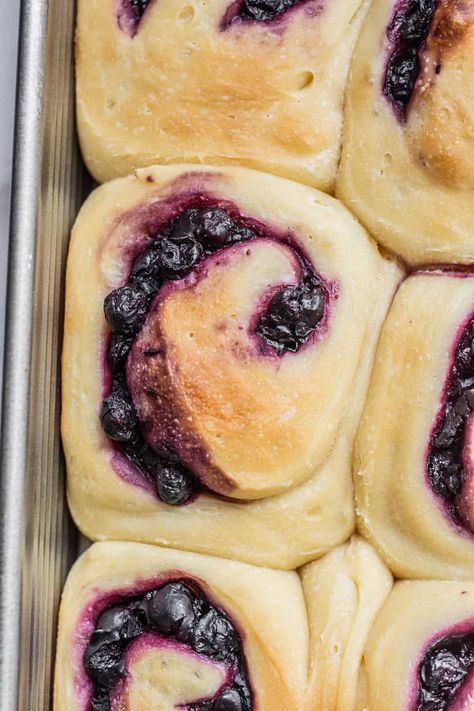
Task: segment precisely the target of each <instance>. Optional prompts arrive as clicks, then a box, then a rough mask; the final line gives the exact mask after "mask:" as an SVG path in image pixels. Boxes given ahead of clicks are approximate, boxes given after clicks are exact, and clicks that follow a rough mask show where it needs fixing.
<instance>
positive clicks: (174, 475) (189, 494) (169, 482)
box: [156, 462, 197, 506]
mask: <svg viewBox="0 0 474 711" xmlns="http://www.w3.org/2000/svg"><path fill="white" fill-rule="evenodd" d="M156 488H157V491H158V496H159V498H160V499H161V501H163V502H164V503H165V504H170V505H171V506H181V505H183V504H186V503H187V502H188V501H190V500H191V499H192V498H193V496H194V495H195V494H196V491H197V481H196V479H195V477H194V476H193V474H191V472H190V471H188V470H187V469H185V467H183V466H182V465H181V464H178V463H175V462H170V463H168V464H162V465H161V466H159V468H158V470H157V472H156Z"/></svg>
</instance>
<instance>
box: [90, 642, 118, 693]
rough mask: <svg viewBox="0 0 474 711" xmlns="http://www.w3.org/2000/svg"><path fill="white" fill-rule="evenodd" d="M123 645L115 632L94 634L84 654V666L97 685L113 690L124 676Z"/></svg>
mask: <svg viewBox="0 0 474 711" xmlns="http://www.w3.org/2000/svg"><path fill="white" fill-rule="evenodd" d="M122 652H123V645H122V643H121V642H120V641H119V639H118V635H117V633H115V632H94V634H93V635H92V637H91V639H90V642H89V644H88V646H87V649H86V651H85V653H84V666H85V668H86V670H87V673H88V674H89V676H90V677H91V679H93V680H94V681H95V682H96V683H98V684H99V685H100V686H101V687H103V688H105V689H111V688H112V687H113V686H114V685H115V684H116V683H117V681H118V680H119V678H120V676H121V675H122V674H123V671H124V665H123V658H122V657H123V653H122Z"/></svg>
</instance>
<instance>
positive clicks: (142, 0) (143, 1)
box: [129, 0, 150, 20]
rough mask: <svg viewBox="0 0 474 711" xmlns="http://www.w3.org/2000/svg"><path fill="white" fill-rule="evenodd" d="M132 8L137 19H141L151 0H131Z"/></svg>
mask: <svg viewBox="0 0 474 711" xmlns="http://www.w3.org/2000/svg"><path fill="white" fill-rule="evenodd" d="M129 2H130V5H131V6H132V10H133V12H134V14H135V17H136V18H137V20H141V18H142V15H143V13H144V12H145V10H146V9H147V7H148V5H149V3H150V0H129Z"/></svg>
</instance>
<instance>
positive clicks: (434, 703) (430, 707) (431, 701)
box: [416, 633, 474, 711]
mask: <svg viewBox="0 0 474 711" xmlns="http://www.w3.org/2000/svg"><path fill="white" fill-rule="evenodd" d="M473 667H474V633H468V634H457V635H447V636H446V637H443V638H442V639H441V640H440V641H439V642H436V644H434V645H432V646H431V647H430V648H429V649H428V651H427V652H426V654H425V656H424V657H423V660H422V662H421V664H420V668H419V672H418V679H419V684H420V691H419V694H418V700H417V706H416V711H446V710H447V709H448V708H449V704H450V702H451V701H453V699H454V696H455V695H456V693H457V692H458V691H459V689H460V687H461V685H462V683H463V682H464V681H465V679H466V677H467V675H468V674H469V672H470V671H471V670H472V668H473Z"/></svg>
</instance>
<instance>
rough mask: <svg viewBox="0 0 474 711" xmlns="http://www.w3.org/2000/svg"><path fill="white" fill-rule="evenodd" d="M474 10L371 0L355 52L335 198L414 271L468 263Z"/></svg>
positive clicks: (426, 0)
mask: <svg viewBox="0 0 474 711" xmlns="http://www.w3.org/2000/svg"><path fill="white" fill-rule="evenodd" d="M473 52H474V3H473V2H472V0H438V1H436V0H401V1H400V2H399V1H398V0H397V2H395V1H394V0H376V1H375V2H374V3H373V4H372V6H371V9H370V12H369V14H368V16H367V20H366V23H365V25H364V28H363V31H362V32H361V36H360V39H359V42H358V46H357V48H356V51H355V54H354V60H353V64H352V68H351V79H350V82H349V87H348V92H347V101H346V111H345V124H344V140H343V151H342V160H341V166H340V173H339V177H338V184H337V194H338V196H339V197H340V198H341V200H342V201H343V202H344V203H345V204H346V205H347V206H348V207H349V208H350V209H351V210H352V211H353V212H354V213H355V214H356V215H357V216H358V217H359V218H360V220H361V221H362V222H363V223H364V224H365V226H366V227H367V228H368V229H369V231H370V232H371V233H372V234H373V235H374V236H375V238H376V239H377V240H379V241H380V242H381V243H382V244H383V245H385V246H386V247H388V248H389V249H391V250H392V251H394V252H395V253H397V254H399V255H401V256H402V257H403V258H404V259H405V260H406V261H407V262H409V263H411V264H418V265H420V264H422V265H423V264H427V263H433V262H436V263H462V264H470V263H472V262H473V260H474V246H473V240H472V223H473V219H474V167H473V166H474V81H473V79H474V75H473V63H472V55H473Z"/></svg>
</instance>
